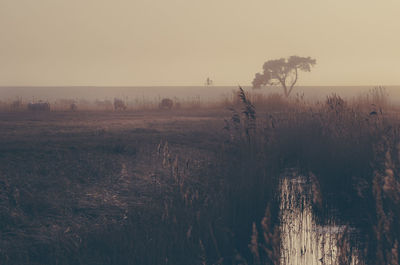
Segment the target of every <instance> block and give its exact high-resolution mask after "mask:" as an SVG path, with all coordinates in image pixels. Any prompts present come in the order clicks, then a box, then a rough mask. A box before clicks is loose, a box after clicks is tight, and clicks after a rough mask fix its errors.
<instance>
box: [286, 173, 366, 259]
mask: <svg viewBox="0 0 400 265" xmlns="http://www.w3.org/2000/svg"><path fill="white" fill-rule="evenodd" d="M314 187H315V185H314ZM314 187H313V185H312V183H311V182H310V181H309V180H307V178H305V177H303V176H296V177H284V178H283V179H282V180H281V183H280V220H281V224H280V233H281V262H280V264H281V265H321V264H324V265H339V264H352V265H353V264H354V265H356V264H362V262H361V260H360V258H359V257H358V255H357V249H355V248H351V247H350V244H348V242H347V239H348V236H349V234H351V233H352V229H351V227H347V226H344V225H339V224H336V223H335V221H334V220H331V221H329V222H328V223H329V224H328V225H319V224H317V222H316V217H315V216H314V214H313V211H312V207H313V202H315V197H313V196H317V195H316V194H315V193H317V192H315V191H314ZM344 256H345V257H344ZM344 259H345V260H344Z"/></svg>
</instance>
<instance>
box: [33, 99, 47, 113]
mask: <svg viewBox="0 0 400 265" xmlns="http://www.w3.org/2000/svg"><path fill="white" fill-rule="evenodd" d="M28 110H31V111H50V104H49V103H48V102H42V101H39V102H37V103H32V102H31V103H28Z"/></svg>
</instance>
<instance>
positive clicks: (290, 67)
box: [253, 56, 316, 97]
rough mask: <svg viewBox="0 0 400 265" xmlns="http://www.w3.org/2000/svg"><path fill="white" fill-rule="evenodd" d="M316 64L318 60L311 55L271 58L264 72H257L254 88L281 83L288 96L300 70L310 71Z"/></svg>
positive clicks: (264, 67) (265, 65)
mask: <svg viewBox="0 0 400 265" xmlns="http://www.w3.org/2000/svg"><path fill="white" fill-rule="evenodd" d="M315 64H316V60H315V59H312V58H311V57H299V56H290V57H289V58H287V59H285V58H281V59H277V60H269V61H267V62H265V63H264V65H263V70H264V71H263V73H256V75H255V77H254V79H253V88H260V87H261V86H266V85H278V84H280V85H282V88H283V92H284V94H285V96H286V97H288V96H289V95H290V93H291V92H292V90H293V87H294V85H295V84H296V82H297V80H298V72H299V71H303V72H310V71H311V67H312V66H314V65H315Z"/></svg>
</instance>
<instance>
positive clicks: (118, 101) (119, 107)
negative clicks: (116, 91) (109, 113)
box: [114, 98, 126, 110]
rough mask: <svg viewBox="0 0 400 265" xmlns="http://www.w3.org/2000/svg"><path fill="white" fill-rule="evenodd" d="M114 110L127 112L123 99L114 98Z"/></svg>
mask: <svg viewBox="0 0 400 265" xmlns="http://www.w3.org/2000/svg"><path fill="white" fill-rule="evenodd" d="M114 110H126V105H125V103H124V102H123V101H122V99H118V98H114Z"/></svg>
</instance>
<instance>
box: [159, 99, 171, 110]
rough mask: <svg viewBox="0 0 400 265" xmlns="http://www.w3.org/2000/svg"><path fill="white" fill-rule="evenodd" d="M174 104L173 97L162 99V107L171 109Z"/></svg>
mask: <svg viewBox="0 0 400 265" xmlns="http://www.w3.org/2000/svg"><path fill="white" fill-rule="evenodd" d="M173 105H174V102H173V101H172V99H169V98H164V99H163V100H161V103H160V109H171V108H172V106H173Z"/></svg>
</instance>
